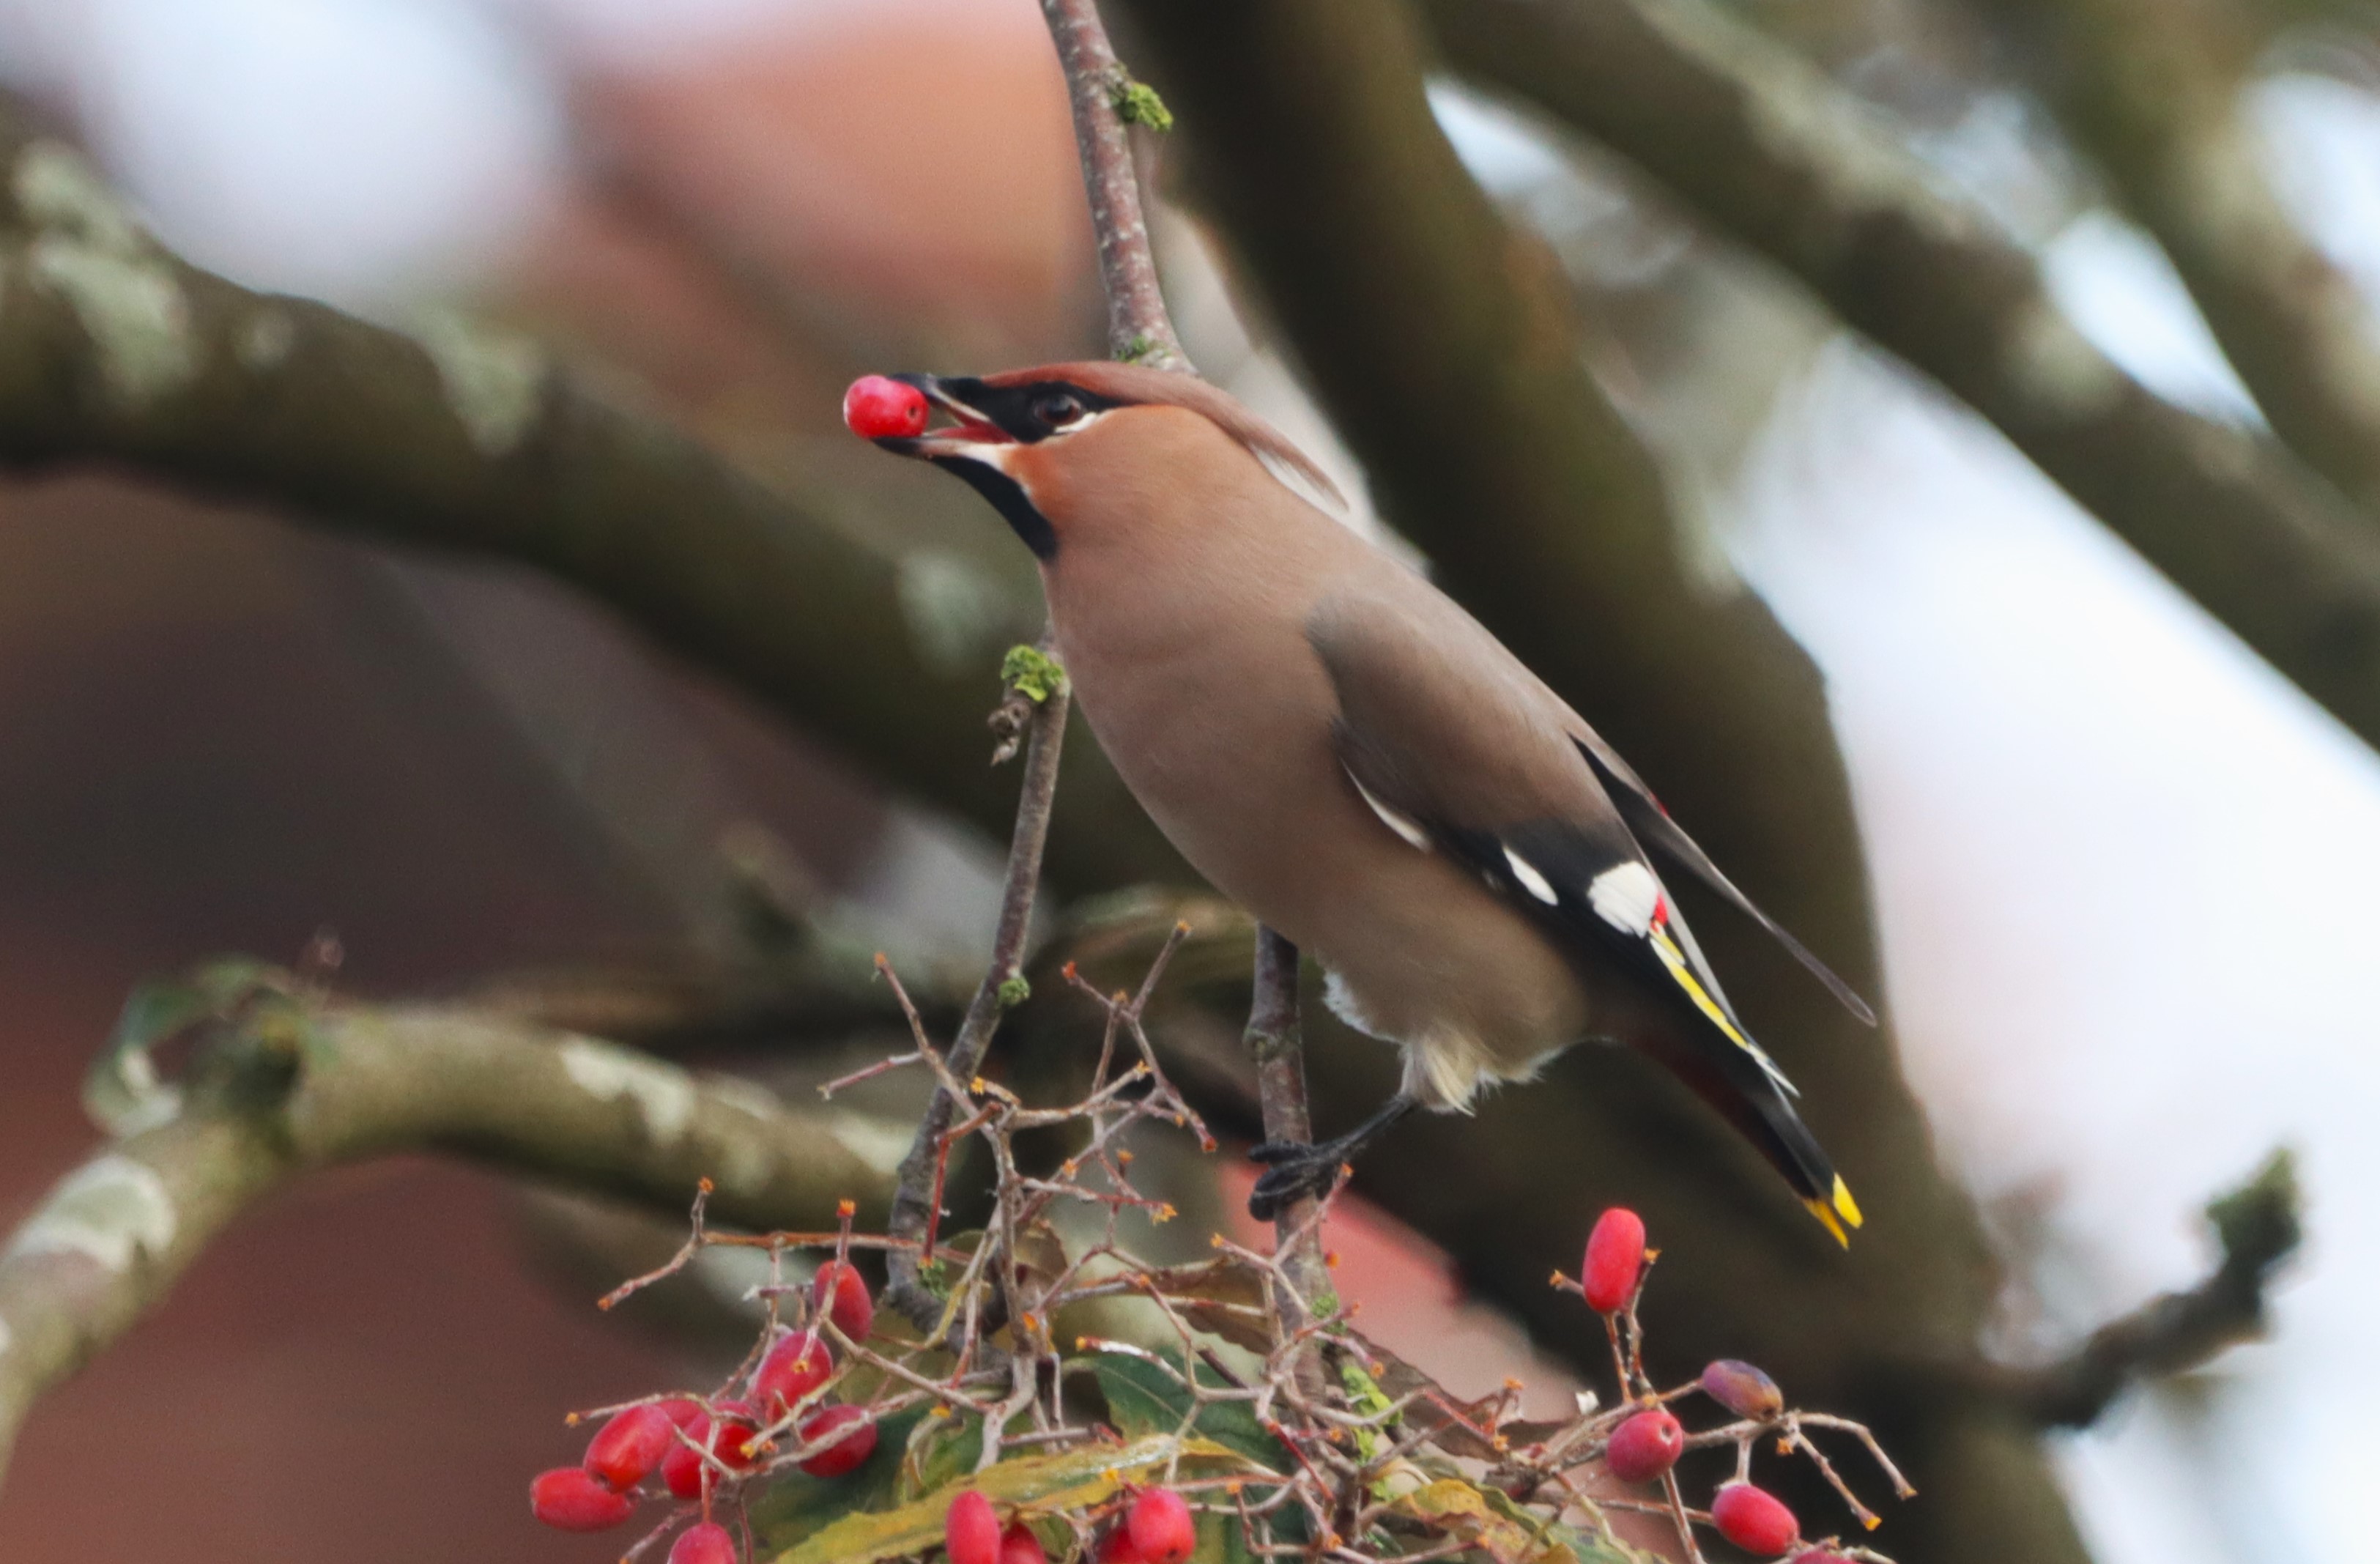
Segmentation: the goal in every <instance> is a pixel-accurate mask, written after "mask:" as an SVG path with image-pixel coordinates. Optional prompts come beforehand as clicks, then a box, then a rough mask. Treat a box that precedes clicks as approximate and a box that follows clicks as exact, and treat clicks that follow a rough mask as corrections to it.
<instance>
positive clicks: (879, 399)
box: [843, 375, 926, 440]
mask: <svg viewBox="0 0 2380 1564" xmlns="http://www.w3.org/2000/svg"><path fill="white" fill-rule="evenodd" d="M843 421H844V423H846V424H849V425H850V426H851V432H852V433H854V434H856V435H857V436H859V437H860V438H861V439H862V440H883V439H886V438H888V437H890V436H893V435H903V434H923V433H924V432H925V431H926V394H925V393H924V392H922V391H919V390H918V389H917V387H916V386H914V385H905V384H904V383H902V382H899V381H896V380H887V379H885V378H884V377H883V376H882V375H862V376H860V377H859V378H858V379H857V380H856V381H853V382H851V389H850V390H849V391H846V392H844V394H843Z"/></svg>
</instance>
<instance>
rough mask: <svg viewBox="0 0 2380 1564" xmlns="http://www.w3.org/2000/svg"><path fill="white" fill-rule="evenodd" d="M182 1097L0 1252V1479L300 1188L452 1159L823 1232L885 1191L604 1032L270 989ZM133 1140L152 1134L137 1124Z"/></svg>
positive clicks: (750, 1099) (793, 1124)
mask: <svg viewBox="0 0 2380 1564" xmlns="http://www.w3.org/2000/svg"><path fill="white" fill-rule="evenodd" d="M257 1000H258V1001H259V1002H256V1003H253V1004H243V1006H242V1007H241V1009H240V1012H239V1013H238V1014H237V1016H235V1017H234V1018H232V1019H231V1020H230V1021H229V1022H228V1023H227V1024H226V1025H225V1029H224V1030H222V1031H221V1032H220V1034H219V1035H216V1036H213V1037H211V1038H209V1039H208V1040H207V1041H206V1042H205V1043H204V1044H203V1045H202V1047H201V1049H200V1052H199V1054H198V1056H197V1058H196V1061H195V1062H194V1064H193V1066H192V1070H191V1073H190V1077H189V1079H188V1081H186V1082H184V1083H178V1084H175V1085H158V1084H157V1083H155V1082H154V1080H153V1077H151V1076H149V1075H147V1074H146V1073H145V1072H144V1073H140V1075H139V1079H140V1082H141V1083H142V1084H143V1085H144V1086H145V1087H147V1088H148V1089H147V1090H146V1092H145V1094H144V1095H140V1096H132V1097H128V1096H124V1095H122V1094H121V1093H120V1092H119V1093H118V1094H117V1095H115V1097H109V1098H106V1099H104V1101H103V1107H104V1108H105V1109H106V1110H107V1111H108V1112H109V1113H110V1114H111V1117H112V1119H113V1121H115V1122H116V1123H118V1124H119V1125H122V1126H125V1127H127V1128H128V1129H129V1130H130V1133H128V1134H123V1135H121V1137H120V1138H118V1139H115V1140H114V1141H112V1142H111V1143H109V1144H108V1145H107V1146H103V1148H102V1149H101V1150H100V1151H99V1152H97V1153H96V1154H95V1155H94V1156H92V1157H91V1159H90V1160H88V1161H86V1162H84V1163H83V1164H82V1165H81V1166H80V1167H79V1168H77V1169H76V1170H74V1171H72V1172H70V1173H68V1174H67V1176H66V1177H65V1178H63V1179H61V1180H60V1181H59V1182H58V1183H57V1184H56V1185H55V1187H54V1188H53V1189H52V1190H51V1191H50V1194H49V1195H48V1196H47V1198H46V1199H44V1200H43V1202H42V1205H41V1206H38V1207H37V1208H36V1209H35V1210H34V1211H33V1213H32V1214H31V1215H30V1217H28V1218H26V1219H25V1221H24V1222H23V1223H22V1224H21V1225H19V1226H18V1229H17V1231H16V1232H15V1233H14V1235H13V1236H12V1237H11V1238H10V1239H9V1241H8V1243H7V1246H6V1249H5V1251H0V1465H5V1463H6V1455H7V1451H8V1449H9V1447H10V1446H11V1444H12V1443H13V1441H14V1439H15V1436H16V1433H17V1430H18V1427H19V1426H21V1425H22V1424H23V1421H24V1419H25V1416H26V1414H27V1413H28V1412H30V1410H31V1408H32V1406H33V1403H34V1402H35V1400H37V1399H38V1398H40V1397H41V1396H42V1394H43V1393H44V1392H46V1391H48V1390H49V1389H51V1388H54V1387H55V1386H56V1385H57V1384H58V1383H59V1382H60V1381H62V1380H64V1379H66V1378H67V1376H70V1375H72V1374H73V1373H74V1372H75V1371H76V1370H77V1369H79V1368H80V1367H81V1366H82V1365H83V1364H85V1363H87V1362H89V1361H90V1360H91V1357H92V1356H94V1355H95V1354H96V1353H98V1352H101V1351H102V1350H103V1349H104V1348H105V1347H107V1346H108V1345H109V1344H110V1343H112V1342H113V1341H115V1340H116V1338H118V1337H119V1336H121V1335H123V1334H124V1333H125V1331H127V1330H128V1329H129V1328H131V1327H132V1326H133V1325H134V1324H135V1323H136V1322H137V1321H139V1320H140V1318H141V1317H142V1316H143V1315H146V1314H147V1313H149V1311H151V1310H152V1309H153V1308H155V1307H156V1306H157V1305H158V1304H160V1303H163V1302H164V1299H165V1297H166V1295H167V1294H168V1293H169V1292H170V1291H172V1289H173V1286H174V1284H175V1283H176V1281H177V1280H179V1279H180V1278H181V1276H182V1273H183V1272H185V1271H186V1270H188V1268H189V1267H190V1266H191V1264H192V1263H193V1262H195V1261H196V1260H197V1259H198V1257H199V1256H200V1255H201V1254H203V1253H204V1252H205V1251H206V1249H207V1247H208V1245H209V1244H211V1243H212V1242H213V1241H214V1240H215V1238H216V1237H217V1236H218V1235H220V1234H221V1233H222V1232H223V1231H224V1230H225V1228H227V1227H228V1226H230V1225H231V1223H232V1222H233V1221H235V1220H236V1219H237V1218H239V1217H240V1216H241V1215H243V1214H244V1213H245V1212H246V1211H248V1210H249V1208H250V1207H251V1206H255V1205H256V1204H258V1203H259V1202H260V1201H261V1200H262V1199H264V1198H265V1197H266V1196H267V1195H269V1194H272V1193H273V1191H275V1190H276V1189H278V1188H280V1187H281V1186H282V1185H283V1184H285V1183H286V1182H289V1181H291V1180H292V1179H294V1178H296V1177H297V1176H298V1175H300V1174H303V1173H306V1172H309V1171H311V1170H315V1169H318V1168H322V1167H326V1166H329V1165H331V1164H334V1163H338V1162H346V1161H353V1160H357V1159H358V1158H368V1157H378V1156H386V1155H390V1154H393V1153H398V1152H407V1151H422V1150H436V1151H447V1152H453V1153H456V1154H459V1155H462V1156H466V1157H469V1158H474V1159H476V1160H480V1161H483V1162H487V1163H491V1164H492V1165H494V1166H497V1167H500V1168H504V1169H506V1170H511V1171H514V1172H518V1173H523V1174H528V1175H533V1176H536V1177H539V1178H543V1179H548V1180H553V1181H556V1182H562V1183H565V1184H567V1185H569V1186H571V1187H573V1188H576V1189H580V1190H585V1191H589V1192H593V1193H599V1194H611V1195H615V1196H621V1197H625V1198H628V1199H633V1200H637V1201H640V1202H643V1203H645V1204H649V1205H650V1206H654V1207H655V1208H657V1209H664V1210H679V1211H682V1210H684V1209H685V1204H686V1195H687V1193H688V1192H689V1191H691V1190H693V1189H695V1188H696V1187H697V1185H698V1183H699V1182H701V1181H703V1180H704V1179H706V1178H708V1179H710V1180H711V1181H713V1182H714V1185H715V1190H714V1193H713V1194H711V1195H710V1202H709V1204H710V1213H711V1215H712V1216H714V1217H715V1218H719V1219H722V1220H725V1221H730V1222H734V1223H736V1224H738V1225H744V1226H751V1227H762V1228H770V1227H804V1226H817V1225H820V1224H824V1223H831V1222H832V1219H833V1216H834V1212H835V1210H836V1207H837V1204H838V1202H839V1201H841V1200H843V1199H845V1198H856V1199H859V1200H861V1201H863V1202H865V1203H866V1205H867V1206H870V1207H873V1208H876V1209H879V1210H880V1209H881V1208H882V1206H881V1203H882V1201H883V1199H884V1197H885V1194H886V1193H887V1188H886V1185H887V1181H886V1180H885V1179H884V1177H883V1176H882V1175H881V1174H880V1173H878V1172H876V1171H875V1170H872V1169H871V1168H869V1167H868V1164H867V1163H865V1162H863V1161H862V1160H861V1159H860V1158H858V1157H857V1156H856V1155H855V1154H854V1153H852V1152H851V1151H849V1150H848V1149H846V1148H845V1147H844V1145H843V1144H842V1142H841V1141H839V1140H837V1139H836V1138H835V1134H834V1132H833V1130H832V1127H831V1126H830V1125H829V1124H828V1123H827V1122H826V1121H824V1120H822V1119H820V1118H819V1117H818V1116H817V1115H815V1114H808V1113H802V1112H797V1111H794V1110H791V1109H785V1108H783V1107H781V1106H780V1105H778V1103H777V1102H776V1101H775V1099H774V1098H773V1097H771V1096H770V1095H769V1094H768V1093H766V1092H764V1091H761V1090H760V1089H759V1088H758V1087H755V1086H753V1085H750V1084H749V1083H747V1082H742V1081H735V1080H730V1079H727V1078H723V1077H713V1078H705V1077H702V1076H698V1075H695V1074H692V1073H688V1072H686V1071H684V1070H680V1069H677V1068H675V1067H674V1066H671V1065H667V1064H663V1063H662V1062H661V1061H658V1060H654V1059H650V1058H648V1057H646V1056H643V1055H640V1054H637V1053H634V1052H631V1051H629V1050H627V1049H621V1048H617V1047H614V1046H613V1045H612V1044H609V1043H603V1042H597V1041H595V1040H593V1039H591V1038H588V1037H574V1036H570V1035H568V1034H564V1033H555V1032H549V1031H542V1030H539V1029H536V1028H531V1027H524V1026H519V1025H515V1024H506V1023H503V1022H497V1021H492V1020H490V1019H488V1018H486V1017H484V1016H482V1015H480V1014H477V1013H475V1012H471V1011H468V1010H465V1009H459V1008H450V1007H444V1006H426V1005H405V1006H386V1007H376V1006H360V1005H358V1006H348V1005H334V1006H331V1007H328V1008H322V1009H316V1008H314V1007H313V1006H312V1005H311V1004H310V1003H309V1002H305V1001H302V1000H299V999H298V998H297V997H294V996H290V995H288V994H287V993H286V992H285V991H276V990H273V989H271V988H265V989H263V990H261V992H260V993H259V994H258V996H257ZM133 1126H139V1127H137V1128H133Z"/></svg>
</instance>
